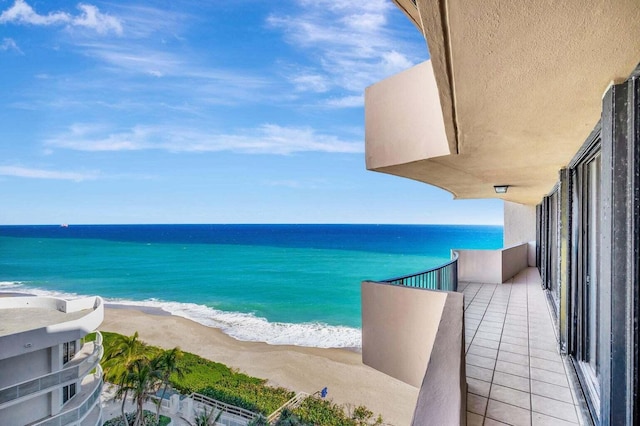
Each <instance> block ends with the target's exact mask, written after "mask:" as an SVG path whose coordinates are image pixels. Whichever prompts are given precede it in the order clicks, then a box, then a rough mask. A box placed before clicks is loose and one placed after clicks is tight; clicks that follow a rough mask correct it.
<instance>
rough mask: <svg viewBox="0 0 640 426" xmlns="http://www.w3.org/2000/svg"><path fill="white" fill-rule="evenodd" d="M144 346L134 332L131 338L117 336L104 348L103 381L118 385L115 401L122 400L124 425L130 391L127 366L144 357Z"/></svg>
mask: <svg viewBox="0 0 640 426" xmlns="http://www.w3.org/2000/svg"><path fill="white" fill-rule="evenodd" d="M145 350H146V345H145V344H144V343H143V342H142V341H141V340H140V339H139V338H138V332H137V331H136V332H135V333H134V334H133V336H131V337H129V336H123V335H117V336H116V337H115V339H114V341H113V343H112V344H110V345H109V346H108V347H107V348H105V353H104V356H103V360H104V361H103V362H102V367H103V368H104V372H105V373H104V374H105V379H107V380H109V381H111V382H115V383H116V384H118V385H119V388H118V391H117V392H116V394H115V397H114V398H115V399H120V398H122V407H121V410H122V418H123V419H124V424H128V422H127V416H126V413H125V412H124V406H125V403H126V401H127V396H128V393H129V391H130V390H131V389H130V387H129V386H128V374H127V373H128V371H129V366H130V365H131V363H133V362H134V361H135V360H138V359H140V358H142V357H144V356H145Z"/></svg>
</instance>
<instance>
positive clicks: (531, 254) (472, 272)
mask: <svg viewBox="0 0 640 426" xmlns="http://www.w3.org/2000/svg"><path fill="white" fill-rule="evenodd" d="M535 249H536V245H535V242H530V243H524V244H518V245H515V246H512V247H506V248H502V249H498V250H457V249H456V250H452V251H455V252H457V253H458V280H459V281H471V282H480V283H503V282H505V281H507V280H508V279H509V278H512V277H514V276H515V275H516V274H517V273H518V272H520V271H522V270H523V269H525V268H527V267H529V266H531V263H534V265H533V266H535Z"/></svg>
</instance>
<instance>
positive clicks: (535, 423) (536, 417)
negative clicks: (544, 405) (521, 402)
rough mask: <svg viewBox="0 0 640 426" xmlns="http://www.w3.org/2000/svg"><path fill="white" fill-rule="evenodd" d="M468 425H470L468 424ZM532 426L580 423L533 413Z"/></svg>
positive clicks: (568, 425)
mask: <svg viewBox="0 0 640 426" xmlns="http://www.w3.org/2000/svg"><path fill="white" fill-rule="evenodd" d="M467 425H468V423H467ZM531 425H532V426H576V425H578V423H573V422H567V421H565V420H561V419H558V418H556V417H551V416H547V415H544V414H541V413H531Z"/></svg>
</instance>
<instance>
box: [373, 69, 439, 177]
mask: <svg viewBox="0 0 640 426" xmlns="http://www.w3.org/2000/svg"><path fill="white" fill-rule="evenodd" d="M365 135H366V136H365V151H366V163H367V168H368V169H370V170H376V169H379V168H381V167H389V166H395V165H398V164H405V163H410V162H413V161H417V160H424V159H427V158H433V157H439V156H443V155H448V154H451V150H450V147H449V143H448V141H447V136H446V134H445V128H444V122H443V119H442V110H441V108H440V99H439V97H438V91H437V88H436V84H435V77H434V74H433V68H432V67H431V62H430V61H426V62H423V63H421V64H418V65H416V66H414V67H412V68H409V69H408V70H406V71H403V72H401V73H399V74H396V75H393V76H391V77H389V78H387V79H385V80H382V81H381V82H379V83H376V84H374V85H372V86H370V87H368V88H367V89H366V90H365Z"/></svg>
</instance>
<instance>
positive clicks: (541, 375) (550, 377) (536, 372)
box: [531, 367, 569, 387]
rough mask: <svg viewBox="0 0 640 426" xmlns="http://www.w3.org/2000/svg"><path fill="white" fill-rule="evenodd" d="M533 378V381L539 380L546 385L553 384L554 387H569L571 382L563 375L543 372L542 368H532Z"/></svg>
mask: <svg viewBox="0 0 640 426" xmlns="http://www.w3.org/2000/svg"><path fill="white" fill-rule="evenodd" d="M531 378H532V379H533V380H539V381H541V382H545V383H551V384H552V385H558V386H564V387H568V386H569V382H568V381H567V376H566V375H565V374H564V373H563V374H560V373H554V372H553V371H548V370H542V369H540V368H534V367H531Z"/></svg>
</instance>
